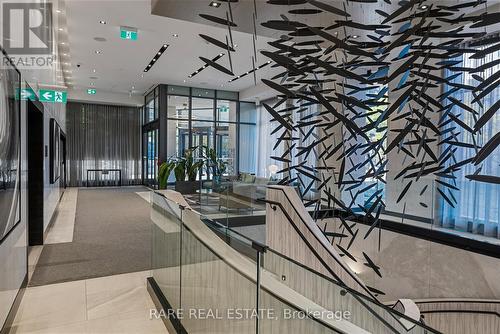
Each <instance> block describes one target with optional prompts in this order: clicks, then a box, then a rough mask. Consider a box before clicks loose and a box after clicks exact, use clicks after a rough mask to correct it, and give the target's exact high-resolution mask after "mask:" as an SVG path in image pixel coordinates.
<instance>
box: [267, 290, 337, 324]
mask: <svg viewBox="0 0 500 334" xmlns="http://www.w3.org/2000/svg"><path fill="white" fill-rule="evenodd" d="M259 314H260V317H259V323H258V326H259V333H261V334H274V333H286V334H294V333H297V334H299V333H300V334H302V333H314V334H334V333H335V334H336V333H342V332H340V331H337V330H335V327H333V326H327V325H326V324H324V323H322V322H321V321H318V320H316V319H313V318H311V317H308V316H307V313H306V312H301V311H299V310H297V309H296V308H294V307H293V306H290V305H288V304H286V303H285V302H283V301H282V300H280V299H278V298H276V297H275V296H274V295H272V294H270V293H269V292H267V291H265V290H264V289H261V290H260V302H259Z"/></svg>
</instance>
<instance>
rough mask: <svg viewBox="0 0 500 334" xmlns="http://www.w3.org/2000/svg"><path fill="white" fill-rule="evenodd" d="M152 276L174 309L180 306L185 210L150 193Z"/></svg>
mask: <svg viewBox="0 0 500 334" xmlns="http://www.w3.org/2000/svg"><path fill="white" fill-rule="evenodd" d="M151 205H152V210H151V219H152V220H153V225H152V251H151V264H152V268H153V269H152V276H153V278H154V279H155V281H156V283H157V284H158V286H159V287H160V289H161V291H162V293H163V294H164V296H165V297H166V298H167V300H168V301H169V303H170V305H171V306H172V308H173V309H178V308H180V264H181V263H180V260H181V257H180V249H181V247H180V245H181V244H180V241H181V240H180V238H181V224H182V221H181V217H182V210H181V208H180V207H179V205H178V204H177V203H175V202H173V201H171V200H169V199H167V198H165V197H162V196H160V195H158V194H156V193H151Z"/></svg>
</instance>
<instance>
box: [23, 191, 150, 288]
mask: <svg viewBox="0 0 500 334" xmlns="http://www.w3.org/2000/svg"><path fill="white" fill-rule="evenodd" d="M146 190H147V189H146V188H144V187H123V188H103V189H85V188H81V189H80V190H79V192H78V200H77V208H76V218H75V229H74V237H73V242H70V243H61V244H53V245H45V246H44V247H43V250H42V254H41V255H40V258H39V260H38V264H37V267H36V269H35V271H34V273H33V277H32V278H31V281H30V283H29V285H30V286H38V285H46V284H52V283H60V282H67V281H74V280H80V279H87V278H93V277H101V276H110V275H116V274H122V273H128V272H134V271H143V270H149V269H151V226H152V224H153V222H152V221H151V219H150V205H149V203H147V202H146V201H145V200H143V199H142V198H141V197H139V196H137V194H136V192H138V191H146Z"/></svg>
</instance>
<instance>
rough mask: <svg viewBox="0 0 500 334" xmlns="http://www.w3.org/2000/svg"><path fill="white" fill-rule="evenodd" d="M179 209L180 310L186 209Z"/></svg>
mask: <svg viewBox="0 0 500 334" xmlns="http://www.w3.org/2000/svg"><path fill="white" fill-rule="evenodd" d="M179 209H180V210H181V211H180V215H179V216H180V217H179V223H180V231H179V309H180V310H182V232H183V229H184V221H183V220H182V218H183V215H184V210H186V207H185V206H184V205H180V204H179Z"/></svg>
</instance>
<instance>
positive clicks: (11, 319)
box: [0, 272, 28, 334]
mask: <svg viewBox="0 0 500 334" xmlns="http://www.w3.org/2000/svg"><path fill="white" fill-rule="evenodd" d="M27 286H28V273H27V272H26V276H24V279H23V282H22V283H21V287H20V288H19V290H18V291H17V294H16V298H15V299H14V303H12V306H11V308H10V311H9V314H8V315H7V319H5V323H4V324H3V327H2V329H1V330H0V334H8V333H9V332H10V329H11V327H12V324H13V323H14V319H15V318H16V314H17V311H18V310H19V305H20V304H21V300H22V299H23V296H24V292H25V291H26V287H27Z"/></svg>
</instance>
